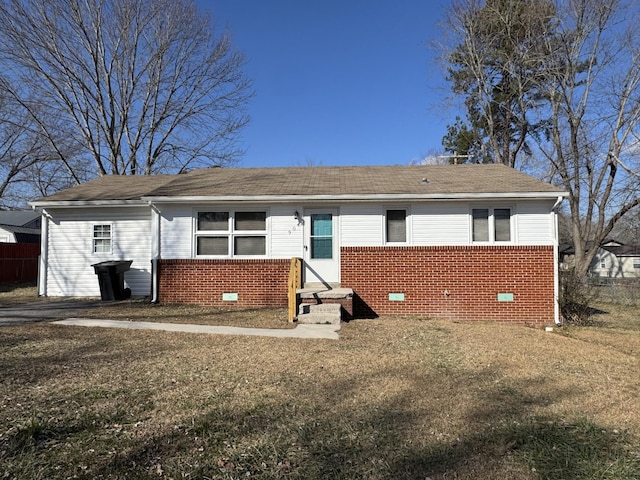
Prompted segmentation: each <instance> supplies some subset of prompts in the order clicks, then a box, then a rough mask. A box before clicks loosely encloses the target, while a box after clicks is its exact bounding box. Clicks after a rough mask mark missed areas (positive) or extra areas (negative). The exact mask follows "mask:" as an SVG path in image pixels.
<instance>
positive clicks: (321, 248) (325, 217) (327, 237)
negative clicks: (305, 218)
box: [310, 213, 333, 260]
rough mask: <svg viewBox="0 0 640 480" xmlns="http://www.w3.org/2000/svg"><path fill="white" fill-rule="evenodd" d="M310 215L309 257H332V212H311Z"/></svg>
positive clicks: (316, 258) (315, 258)
mask: <svg viewBox="0 0 640 480" xmlns="http://www.w3.org/2000/svg"><path fill="white" fill-rule="evenodd" d="M310 217H311V238H310V241H311V258H313V259H314V260H318V259H331V258H333V214H331V213H312V214H311V215H310Z"/></svg>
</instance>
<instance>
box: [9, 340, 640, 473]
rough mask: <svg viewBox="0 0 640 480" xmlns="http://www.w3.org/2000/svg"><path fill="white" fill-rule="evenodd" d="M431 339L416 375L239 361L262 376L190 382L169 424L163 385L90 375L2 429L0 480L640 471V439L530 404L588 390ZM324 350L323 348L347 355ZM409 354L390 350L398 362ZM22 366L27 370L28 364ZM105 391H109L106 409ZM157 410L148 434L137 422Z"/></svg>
mask: <svg viewBox="0 0 640 480" xmlns="http://www.w3.org/2000/svg"><path fill="white" fill-rule="evenodd" d="M436 333H437V332H436ZM430 334H434V332H432V331H430ZM118 338H121V337H118ZM125 338H126V337H125ZM152 338H156V337H155V336H153V337H149V338H148V339H145V340H148V344H147V343H144V344H143V346H142V347H141V344H139V343H138V344H135V345H136V347H137V348H136V349H135V350H133V349H132V346H134V344H133V343H132V344H130V345H127V344H126V343H125V344H123V345H119V344H117V345H108V348H106V347H107V346H106V345H104V344H102V343H101V342H99V341H98V340H95V341H88V340H86V341H85V342H86V345H85V346H84V347H83V346H82V345H77V343H74V344H76V348H73V349H68V351H67V349H61V350H63V351H64V352H65V353H64V354H60V355H57V356H50V357H46V358H45V357H42V358H38V359H37V363H34V364H33V365H31V368H35V369H46V364H47V363H63V364H73V359H74V358H85V359H86V358H89V361H87V362H85V364H84V365H85V367H86V368H91V365H92V364H93V363H96V364H103V365H104V364H106V365H110V364H112V363H113V364H116V365H117V364H119V363H118V362H115V363H114V360H115V359H116V357H119V356H122V357H123V358H127V361H128V362H135V361H136V360H138V359H143V358H148V357H149V356H152V355H155V354H156V353H155V350H156V349H159V348H161V341H160V340H157V341H153V340H151V339H152ZM443 338H446V337H444V336H443ZM72 339H73V340H82V337H80V336H78V337H77V338H76V337H73V338H72ZM64 340H65V338H60V339H58V342H60V343H64ZM121 341H122V340H121ZM125 342H126V340H125ZM123 343H124V342H123ZM431 345H432V346H433V348H434V351H433V352H432V353H429V352H427V351H425V352H424V356H425V357H426V358H427V360H428V361H429V362H434V361H435V360H437V359H439V361H440V364H439V366H438V365H430V366H429V368H428V369H424V370H422V371H421V372H420V373H418V372H417V371H413V370H411V369H409V368H407V366H406V365H405V364H402V363H400V364H398V363H396V362H394V361H389V362H388V363H383V364H380V365H385V366H384V367H381V368H373V369H362V371H360V370H357V369H353V370H350V371H349V372H350V373H343V372H340V371H335V372H331V374H324V375H322V374H321V372H320V370H319V367H318V364H317V363H314V364H312V366H311V367H310V368H318V375H317V376H312V377H309V379H308V380H297V379H296V378H295V376H293V375H290V374H287V373H286V372H287V369H286V367H283V370H282V372H281V375H280V376H274V377H272V378H269V379H268V380H266V381H264V380H262V379H260V378H258V377H252V376H251V375H250V374H246V373H245V370H244V369H240V370H235V371H234V372H236V375H239V379H238V380H243V379H244V378H247V377H249V378H250V379H251V382H255V383H256V386H254V387H246V389H245V387H244V385H245V382H244V381H242V382H239V381H236V379H235V378H234V380H233V382H231V383H232V385H231V386H225V385H223V384H216V385H209V386H208V387H209V389H210V390H208V393H207V394H206V395H202V392H200V391H199V390H197V391H196V390H193V391H194V392H197V393H198V397H197V398H199V399H200V400H197V401H196V400H195V399H190V398H188V395H186V397H187V398H186V400H183V401H184V402H185V404H184V405H178V406H175V407H172V408H169V407H165V408H169V410H168V411H169V412H171V413H172V415H173V417H175V418H174V419H172V420H171V421H169V420H165V419H164V418H155V417H154V413H156V412H154V411H153V409H154V408H156V407H155V405H154V402H155V397H156V396H158V397H162V395H161V392H158V391H156V390H154V389H153V387H149V388H148V389H145V388H144V385H142V386H141V389H140V390H138V391H137V393H136V394H135V395H133V394H129V393H128V392H130V390H127V389H126V387H122V386H119V385H115V384H112V383H108V382H107V383H101V382H94V383H91V384H90V388H87V387H83V390H82V391H81V392H78V391H75V392H69V394H68V395H67V397H66V398H61V399H58V401H59V402H61V403H64V404H65V405H66V403H67V402H68V404H69V411H68V412H66V413H64V412H61V417H60V418H57V419H55V420H51V419H46V418H44V419H40V418H39V417H38V418H37V421H33V420H27V421H26V422H24V423H23V424H22V425H19V426H17V427H16V428H14V429H12V430H11V432H8V433H3V435H2V436H0V465H4V466H3V467H1V466H0V477H2V476H3V474H4V476H5V477H7V478H36V477H35V475H33V474H35V473H37V474H38V476H39V478H67V477H74V476H78V477H79V478H125V477H127V478H138V479H147V478H148V479H151V478H154V479H157V478H203V479H204V478H216V479H232V478H265V479H284V478H287V479H292V478H304V479H307V478H311V479H315V478H331V479H352V478H368V479H417V478H425V477H429V478H431V479H433V480H435V479H450V478H458V479H463V478H479V479H484V478H492V479H497V480H503V479H507V478H519V479H554V480H578V479H584V478H599V479H620V480H622V479H625V480H626V479H629V478H640V459H639V456H638V449H639V448H640V446H639V445H638V443H637V439H635V438H632V437H631V436H630V435H628V434H626V433H625V432H614V431H611V430H608V429H605V428H603V427H602V426H600V425H598V424H596V423H594V422H591V421H589V420H585V419H580V418H574V419H568V420H563V419H560V418H556V417H553V416H536V415H533V414H532V411H533V410H534V407H536V408H537V411H539V407H541V406H542V407H544V406H550V405H552V404H553V403H554V402H555V401H557V400H558V399H569V400H570V401H573V402H579V401H580V395H581V393H582V392H580V391H579V390H577V389H573V388H572V389H570V390H562V389H560V388H555V389H554V388H544V389H543V388H541V386H542V385H543V383H544V382H547V381H548V379H545V378H538V379H527V382H526V383H516V382H509V381H507V380H504V381H500V382H496V371H495V370H491V369H490V368H485V369H480V370H478V369H473V370H467V369H465V368H464V367H463V366H461V364H460V363H459V362H457V357H456V356H455V355H451V356H450V357H447V356H446V354H447V353H448V352H449V348H444V347H442V348H441V349H439V350H438V349H437V348H438V343H436V342H434V343H432V344H431ZM83 348H84V349H83ZM317 348H319V350H318V352H317V355H318V356H321V355H323V354H325V353H327V352H333V353H335V352H336V351H338V352H339V351H340V350H321V349H320V347H317ZM336 348H337V347H336ZM107 352H108V353H107ZM394 352H395V353H394ZM164 353H165V354H166V353H167V352H164ZM383 353H384V352H383ZM402 354H403V352H402V351H398V352H396V351H392V353H391V355H397V357H395V358H397V359H400V358H401V357H402ZM246 358H254V357H246ZM312 358H313V355H310V356H309V359H310V361H311V359H312ZM17 361H22V362H24V358H19V359H17ZM214 367H215V368H221V369H223V368H225V364H223V363H221V364H220V365H212V368H214ZM13 368H14V369H15V372H13V373H12V374H11V375H12V377H14V378H18V377H17V372H18V368H19V365H18V364H15V365H14V366H13ZM23 368H24V366H23ZM247 370H250V366H247ZM52 373H55V372H53V371H52V372H45V374H46V375H49V374H52ZM140 378H144V379H146V378H148V376H146V375H145V376H142V377H140ZM211 378H220V377H211ZM275 378H277V379H278V381H279V382H280V383H279V384H278V386H277V388H276V387H274V379H275ZM389 379H401V381H399V382H390V380H389ZM261 381H263V382H264V383H260V382H261ZM35 383H37V382H35ZM238 385H240V386H238ZM387 385H390V386H391V387H393V388H389V389H388V390H386V387H387ZM129 388H133V387H132V386H131V385H129ZM165 388H178V387H172V386H168V387H167V386H166V385H165ZM185 388H188V387H185ZM189 391H190V390H187V393H188V392H189ZM542 391H543V392H544V393H540V392H542ZM463 395H466V396H467V398H466V399H462V398H460V397H462V396H463ZM422 396H429V397H430V401H428V402H422V401H421V398H422ZM105 397H106V398H108V399H109V400H111V401H108V402H107V403H106V405H107V406H106V407H105V406H104V405H105V404H104V403H101V402H104V399H105ZM76 412H78V413H76ZM147 417H149V418H150V420H149V422H150V425H149V426H148V427H147V428H146V430H145V429H144V425H143V427H141V428H140V430H138V429H137V427H135V426H134V425H131V424H132V423H133V422H136V421H137V420H140V419H141V418H142V419H143V420H144V419H145V418H147ZM449 417H450V419H449ZM443 419H444V420H443ZM142 423H143V424H144V421H143V422H142ZM118 429H119V430H118ZM54 447H55V448H54ZM89 450H92V452H91V453H90V454H89V453H88V451H89ZM34 464H38V471H37V472H36V471H35V470H33V465H34ZM29 465H31V466H29ZM56 468H59V470H56Z"/></svg>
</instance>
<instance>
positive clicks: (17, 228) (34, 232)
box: [0, 210, 41, 243]
mask: <svg viewBox="0 0 640 480" xmlns="http://www.w3.org/2000/svg"><path fill="white" fill-rule="evenodd" d="M40 222H41V218H40V214H39V213H38V212H34V211H31V210H27V211H21V210H15V211H13V210H9V211H0V243H40Z"/></svg>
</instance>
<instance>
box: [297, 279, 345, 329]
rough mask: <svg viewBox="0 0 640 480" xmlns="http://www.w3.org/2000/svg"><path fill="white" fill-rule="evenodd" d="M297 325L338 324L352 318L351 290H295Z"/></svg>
mask: <svg viewBox="0 0 640 480" xmlns="http://www.w3.org/2000/svg"><path fill="white" fill-rule="evenodd" d="M296 295H297V297H298V298H299V303H298V322H299V323H340V322H341V321H342V320H351V319H352V318H353V290H352V289H350V288H341V287H336V288H331V287H329V288H327V287H326V286H318V287H316V286H308V285H307V286H306V287H305V288H300V289H298V290H296Z"/></svg>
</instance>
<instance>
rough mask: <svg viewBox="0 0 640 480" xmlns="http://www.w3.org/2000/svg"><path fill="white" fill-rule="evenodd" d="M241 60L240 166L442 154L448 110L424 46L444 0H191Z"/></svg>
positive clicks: (389, 160) (372, 161) (399, 160)
mask: <svg viewBox="0 0 640 480" xmlns="http://www.w3.org/2000/svg"><path fill="white" fill-rule="evenodd" d="M198 4H199V5H200V6H201V8H203V9H204V10H207V11H209V12H210V13H211V14H212V19H213V21H214V24H215V25H216V28H217V29H221V28H224V27H225V26H227V27H228V28H229V30H230V32H231V34H232V37H233V43H234V45H235V47H236V48H237V49H239V50H240V51H242V52H243V53H244V54H245V55H246V58H247V65H246V72H247V74H248V75H249V76H250V77H251V78H252V80H253V82H254V88H255V92H256V95H255V97H254V99H253V100H252V102H251V104H250V106H249V114H250V115H251V123H250V125H249V126H248V127H247V128H246V129H245V130H244V131H243V132H242V136H241V141H242V147H243V148H244V149H245V150H246V155H245V156H244V158H243V159H242V161H241V163H240V165H239V166H243V167H258V166H297V165H300V166H303V165H307V164H313V165H395V164H408V163H409V162H411V161H412V160H419V159H420V158H421V157H423V156H425V155H427V154H430V153H433V152H434V150H438V151H441V150H442V146H441V140H442V136H443V135H444V134H445V132H446V125H447V124H448V123H453V120H454V118H455V112H453V111H449V110H447V109H445V108H444V105H445V103H446V98H447V96H448V95H449V92H448V91H447V90H446V84H445V83H444V81H443V73H442V72H441V71H440V69H439V67H438V66H437V63H436V62H435V61H434V60H433V52H432V51H431V50H430V48H429V47H428V43H429V41H430V40H431V39H432V38H433V36H434V35H437V34H438V28H437V22H439V21H440V19H441V18H442V10H443V8H444V7H443V6H444V5H446V4H448V2H446V1H444V0H436V1H433V0H432V1H426V0H342V1H338V0H322V1H320V0H297V1H296V0H271V1H267V0H198Z"/></svg>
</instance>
